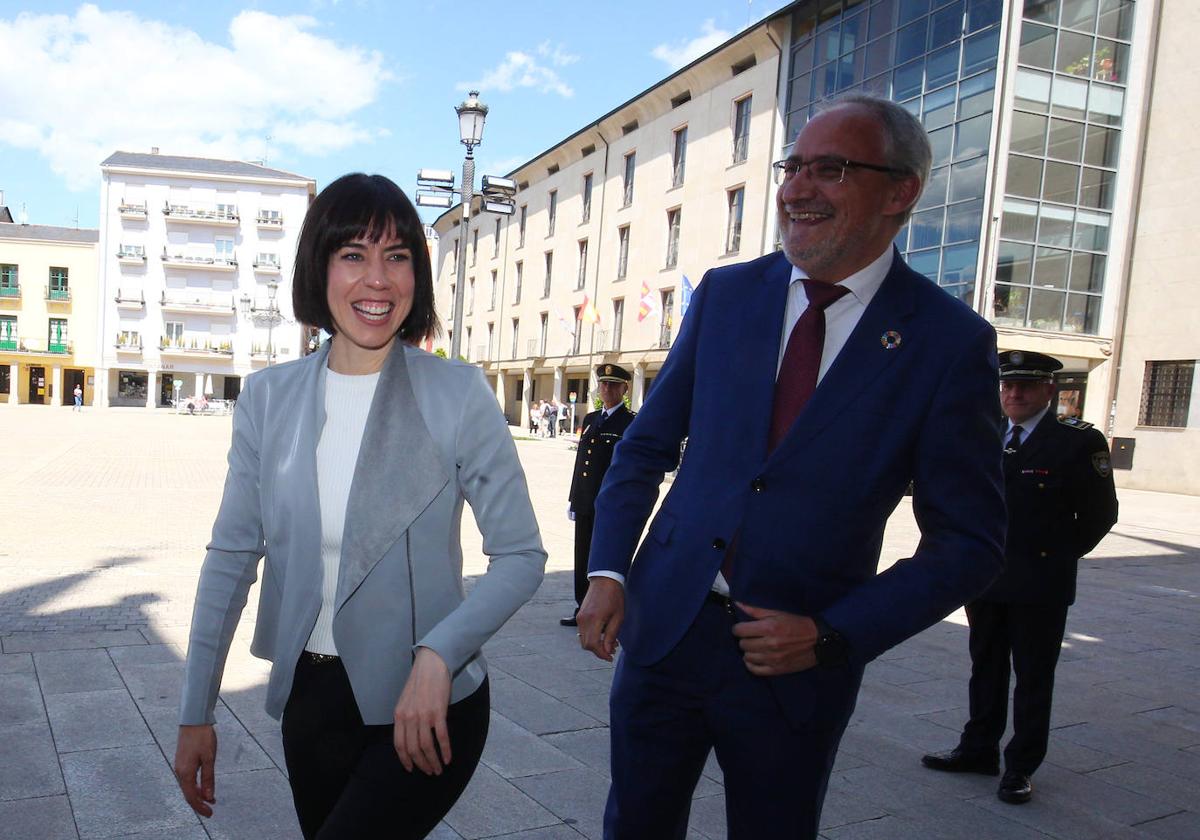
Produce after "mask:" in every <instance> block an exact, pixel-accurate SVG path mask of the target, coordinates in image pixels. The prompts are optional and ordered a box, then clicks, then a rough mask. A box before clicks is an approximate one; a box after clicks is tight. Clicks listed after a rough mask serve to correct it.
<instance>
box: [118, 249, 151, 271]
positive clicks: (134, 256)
mask: <svg viewBox="0 0 1200 840" xmlns="http://www.w3.org/2000/svg"><path fill="white" fill-rule="evenodd" d="M117 262H119V263H120V264H121V265H138V266H144V265H145V264H146V249H145V248H143V247H141V246H140V245H122V246H121V248H120V250H119V251H117Z"/></svg>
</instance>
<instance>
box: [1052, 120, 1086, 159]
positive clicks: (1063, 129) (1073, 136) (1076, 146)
mask: <svg viewBox="0 0 1200 840" xmlns="http://www.w3.org/2000/svg"><path fill="white" fill-rule="evenodd" d="M1082 152H1083V123H1077V122H1067V121H1066V120H1050V136H1049V142H1048V143H1047V144H1046V154H1047V155H1048V156H1050V157H1054V158H1061V159H1062V160H1072V161H1077V160H1079V158H1080V155H1081V154H1082Z"/></svg>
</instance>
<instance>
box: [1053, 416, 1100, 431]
mask: <svg viewBox="0 0 1200 840" xmlns="http://www.w3.org/2000/svg"><path fill="white" fill-rule="evenodd" d="M1058 422H1059V423H1062V424H1063V425H1064V426H1070V427H1071V428H1072V429H1090V428H1092V425H1093V424H1091V423H1089V422H1087V421H1086V420H1080V419H1079V418H1078V417H1059V418H1058Z"/></svg>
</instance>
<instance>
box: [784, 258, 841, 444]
mask: <svg viewBox="0 0 1200 840" xmlns="http://www.w3.org/2000/svg"><path fill="white" fill-rule="evenodd" d="M801 282H803V283H804V292H805V294H807V295H808V308H807V309H805V310H804V313H803V314H802V315H801V316H800V319H799V320H798V321H796V326H794V327H792V334H791V335H790V336H789V337H788V343H787V349H786V350H785V351H784V352H783V364H782V365H781V366H780V368H779V378H778V379H776V380H775V403H774V406H773V407H772V409H771V432H770V435H769V436H768V438H767V451H768V452H770V451H773V450H774V449H775V447H776V446H778V445H779V442H780V441H781V440H783V437H784V435H786V434H787V432H788V429H790V428H791V427H792V423H794V422H796V418H797V417H799V416H800V412H801V411H802V410H803V409H804V405H805V403H807V402H808V400H809V398H810V397H811V396H812V395H813V391H815V390H816V389H817V373H818V372H819V371H820V370H821V352H822V351H823V350H824V348H825V308H826V307H827V306H829V305H830V304H831V303H833V302H834V301H835V300H837V299H838V298H840V297H841V296H842V295H844V294H846V292H848V291H850V290H849V289H847V288H846V287H845V286H833V285H830V284H828V283H821V282H820V281H817V280H803V281H801Z"/></svg>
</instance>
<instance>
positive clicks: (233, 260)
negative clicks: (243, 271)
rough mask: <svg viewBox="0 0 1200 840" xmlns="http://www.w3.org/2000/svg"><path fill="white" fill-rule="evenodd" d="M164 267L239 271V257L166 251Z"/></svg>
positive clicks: (163, 257)
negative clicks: (170, 252) (169, 252)
mask: <svg viewBox="0 0 1200 840" xmlns="http://www.w3.org/2000/svg"><path fill="white" fill-rule="evenodd" d="M162 261H163V265H168V266H174V267H176V268H199V269H203V270H205V271H237V267H238V261H237V257H234V256H229V257H223V256H219V255H216V254H214V255H212V256H207V255H203V256H202V255H196V254H168V253H167V252H166V250H165V249H164V250H163V253H162Z"/></svg>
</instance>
